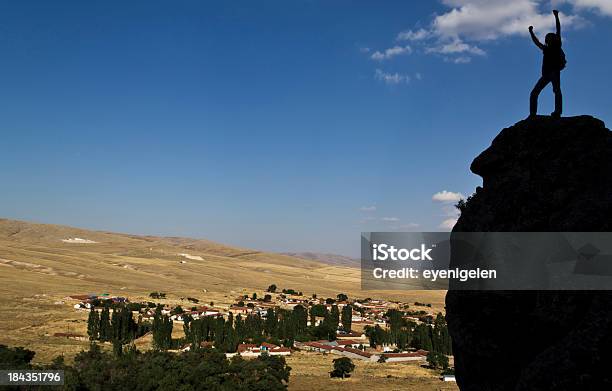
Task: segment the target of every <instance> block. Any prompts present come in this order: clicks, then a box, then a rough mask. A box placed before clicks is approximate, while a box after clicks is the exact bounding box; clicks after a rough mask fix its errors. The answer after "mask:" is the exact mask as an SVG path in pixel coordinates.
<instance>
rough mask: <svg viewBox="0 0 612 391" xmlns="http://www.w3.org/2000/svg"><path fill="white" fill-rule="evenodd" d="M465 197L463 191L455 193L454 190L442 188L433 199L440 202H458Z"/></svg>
mask: <svg viewBox="0 0 612 391" xmlns="http://www.w3.org/2000/svg"><path fill="white" fill-rule="evenodd" d="M463 198H465V196H464V195H463V194H461V193H454V192H452V191H446V190H442V191H439V192H437V193H436V194H434V195H433V196H432V197H431V199H432V200H434V201H438V202H444V203H449V202H458V201H459V200H461V199H463Z"/></svg>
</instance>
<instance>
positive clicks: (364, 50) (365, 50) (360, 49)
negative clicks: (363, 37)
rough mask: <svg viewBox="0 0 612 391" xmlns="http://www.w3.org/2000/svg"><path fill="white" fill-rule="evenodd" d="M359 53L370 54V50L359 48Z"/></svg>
mask: <svg viewBox="0 0 612 391" xmlns="http://www.w3.org/2000/svg"><path fill="white" fill-rule="evenodd" d="M359 51H360V52H361V53H369V52H370V48H359Z"/></svg>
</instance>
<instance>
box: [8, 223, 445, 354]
mask: <svg viewBox="0 0 612 391" xmlns="http://www.w3.org/2000/svg"><path fill="white" fill-rule="evenodd" d="M0 271H1V272H0V343H1V344H7V345H13V346H14V345H23V346H28V347H30V348H33V349H34V350H36V351H38V352H39V355H37V359H38V360H47V359H50V358H51V357H53V356H54V355H56V354H58V353H66V354H68V355H69V354H71V353H75V352H78V351H79V350H80V349H81V348H82V347H83V346H84V344H86V342H78V341H72V340H61V341H60V340H58V339H57V338H55V339H54V338H53V337H52V334H53V333H55V332H77V333H84V332H85V330H86V324H85V320H86V314H83V313H82V312H78V311H75V310H74V309H73V308H72V307H71V304H73V303H71V302H70V301H69V300H66V299H65V297H66V296H68V295H75V294H87V293H94V294H101V293H109V294H111V295H121V296H127V297H129V298H130V299H132V300H138V299H146V298H148V294H149V292H153V291H163V292H167V294H168V300H166V301H169V302H172V301H175V302H181V298H185V297H195V298H198V299H200V300H201V301H203V302H206V303H209V302H211V301H212V302H214V303H215V304H216V305H229V304H230V303H231V302H233V300H234V299H235V298H236V296H238V295H242V294H251V293H252V292H257V293H258V294H262V293H263V291H264V290H265V289H266V288H267V287H268V286H269V285H270V284H276V285H277V286H278V287H279V288H281V289H282V288H292V289H295V290H296V291H302V292H304V294H308V295H310V294H312V293H317V294H318V295H319V296H328V297H335V295H336V294H337V293H339V292H344V293H347V294H348V295H352V296H354V297H366V296H369V297H384V298H388V299H398V300H403V301H406V302H414V301H425V302H428V303H432V305H433V306H434V308H436V309H443V302H444V292H440V291H405V292H399V291H390V292H372V291H367V292H363V291H361V290H360V275H359V269H357V268H355V267H346V266H342V265H329V264H325V263H322V262H319V261H314V260H307V259H302V258H295V257H292V256H288V255H283V254H275V253H267V252H261V251H254V250H249V249H243V248H237V247H231V246H226V245H223V244H219V243H214V242H211V241H207V240H199V239H188V238H178V237H156V236H137V235H129V234H120V233H111V232H102V231H90V230H85V229H79V228H72V227H66V226H59V225H49V224H35V223H29V222H23V221H15V220H7V219H0Z"/></svg>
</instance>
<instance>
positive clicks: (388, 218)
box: [381, 217, 400, 223]
mask: <svg viewBox="0 0 612 391" xmlns="http://www.w3.org/2000/svg"><path fill="white" fill-rule="evenodd" d="M381 220H382V221H385V222H389V223H391V222H397V221H400V219H399V217H383V218H382V219H381Z"/></svg>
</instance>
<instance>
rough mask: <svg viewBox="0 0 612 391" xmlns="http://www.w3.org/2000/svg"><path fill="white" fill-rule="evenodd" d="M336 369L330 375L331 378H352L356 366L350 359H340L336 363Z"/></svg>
mask: <svg viewBox="0 0 612 391" xmlns="http://www.w3.org/2000/svg"><path fill="white" fill-rule="evenodd" d="M333 362H334V369H333V370H332V371H331V372H330V373H329V375H330V376H331V377H340V378H342V379H344V378H346V377H350V376H351V372H353V371H354V370H355V364H353V361H351V359H350V358H348V357H340V358H337V359H335V360H334V361H333Z"/></svg>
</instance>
